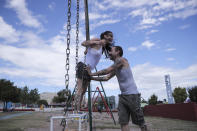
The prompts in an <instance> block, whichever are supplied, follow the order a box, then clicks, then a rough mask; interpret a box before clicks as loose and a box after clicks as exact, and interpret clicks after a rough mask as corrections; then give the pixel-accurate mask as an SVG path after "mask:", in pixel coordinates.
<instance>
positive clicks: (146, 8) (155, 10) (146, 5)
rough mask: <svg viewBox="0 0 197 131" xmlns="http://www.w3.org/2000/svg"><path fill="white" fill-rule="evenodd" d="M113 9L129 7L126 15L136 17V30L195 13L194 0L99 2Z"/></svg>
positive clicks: (195, 3)
mask: <svg viewBox="0 0 197 131" xmlns="http://www.w3.org/2000/svg"><path fill="white" fill-rule="evenodd" d="M101 4H102V5H103V6H105V7H106V8H110V9H113V10H115V11H117V12H118V11H119V10H126V9H130V10H131V11H130V12H129V13H128V16H131V17H138V18H139V22H138V23H139V24H137V25H136V26H137V27H136V29H137V30H143V29H147V28H152V27H154V26H158V25H160V24H162V23H163V22H164V21H168V20H172V19H185V18H188V17H190V16H192V15H196V14H197V9H196V8H197V1H196V0H187V1H184V0H180V1H177V0H159V1H156V0H141V1H137V0H127V1H122V0H116V1H113V0H107V1H105V2H103V3H101Z"/></svg>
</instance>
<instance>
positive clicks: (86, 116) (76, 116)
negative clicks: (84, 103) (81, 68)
mask: <svg viewBox="0 0 197 131" xmlns="http://www.w3.org/2000/svg"><path fill="white" fill-rule="evenodd" d="M76 2H77V6H76V9H77V14H76V57H75V60H76V66H75V70H77V63H78V50H79V0H76ZM84 8H85V28H86V41H87V40H90V34H89V16H88V0H84ZM70 20H71V0H68V12H67V48H66V66H65V68H66V75H65V88H66V96H69V95H70V94H69V93H70V91H69V90H68V87H69V66H70V65H69V55H70V38H71V37H70V30H71V24H70V22H71V21H70ZM85 60H86V56H85V58H84V61H85ZM95 70H96V71H97V69H96V68H95ZM82 79H83V78H82ZM100 85H101V90H100V89H99V87H97V88H96V90H95V91H91V87H90V85H88V91H87V92H88V107H87V108H85V109H84V110H83V109H81V111H86V112H84V113H81V112H80V113H74V111H73V113H72V114H69V113H68V110H69V106H70V105H71V103H73V100H74V94H75V92H76V90H77V78H76V76H75V88H74V90H73V92H72V94H71V97H70V98H69V99H67V101H66V107H65V108H64V115H63V116H52V117H51V118H50V131H53V120H54V119H62V120H61V123H60V125H61V126H62V131H65V129H66V128H67V126H68V121H69V120H72V121H78V130H79V131H81V130H82V125H81V124H82V122H84V121H85V122H86V124H87V123H88V122H89V131H92V111H94V112H95V111H98V109H97V108H96V101H97V99H98V97H99V95H100V97H101V99H102V101H103V103H104V107H105V110H103V111H104V112H107V113H108V114H109V115H110V116H111V118H112V119H113V121H114V124H115V125H116V121H115V119H114V116H113V113H112V111H111V108H110V104H109V102H108V99H107V97H106V94H105V91H104V88H103V84H102V82H101V81H100ZM91 92H94V95H93V97H92V98H91ZM97 92H98V95H97V96H96V97H95V99H94V96H95V94H96V93H97ZM92 101H93V104H92ZM72 105H73V104H72ZM72 110H73V106H72ZM87 111H88V113H87ZM87 127H88V124H87ZM87 130H88V128H87Z"/></svg>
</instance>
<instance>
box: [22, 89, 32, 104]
mask: <svg viewBox="0 0 197 131" xmlns="http://www.w3.org/2000/svg"><path fill="white" fill-rule="evenodd" d="M20 98H21V99H20V101H21V103H22V104H25V105H27V104H30V101H29V88H28V87H27V86H25V87H23V88H22V89H21V97H20Z"/></svg>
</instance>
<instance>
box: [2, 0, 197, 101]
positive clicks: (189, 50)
mask: <svg viewBox="0 0 197 131" xmlns="http://www.w3.org/2000/svg"><path fill="white" fill-rule="evenodd" d="M67 9H68V8H67V1H65V0H41V1H40V0H1V1H0V78H1V79H9V80H11V81H13V82H14V83H15V85H17V86H19V87H23V86H25V85H27V86H28V87H29V88H30V89H33V88H38V89H39V92H40V93H42V92H58V91H59V90H61V89H63V88H65V85H64V81H65V80H64V74H65V68H64V66H65V59H66V54H65V49H66V23H67ZM71 12H72V19H71V25H72V30H71V47H70V48H71V54H70V71H69V74H70V89H71V90H73V87H74V85H75V80H74V74H75V71H74V67H75V31H76V28H75V22H76V1H72V8H71ZM89 18H90V19H89V20H90V34H91V38H93V37H99V35H100V33H102V32H104V31H105V30H111V31H112V32H113V33H114V40H115V44H116V45H120V46H122V47H123V49H124V57H125V58H127V59H128V60H129V63H130V66H131V68H132V70H133V75H134V78H135V81H136V84H137V86H138V89H139V91H140V92H141V94H142V97H144V98H145V99H148V98H149V97H150V96H151V95H152V94H153V93H155V94H156V95H157V96H158V97H159V99H160V100H162V99H164V98H166V97H167V95H166V91H165V82H164V75H166V74H169V75H170V76H171V85H172V89H174V88H175V87H177V86H181V87H191V86H194V85H197V75H196V74H197V53H196V49H197V37H196V35H197V24H196V23H197V1H196V0H179V1H177V0H159V1H158V0H140V1H139V0H89ZM79 30H80V34H79V39H80V42H82V41H84V40H85V25H84V3H83V1H80V29H79ZM83 51H84V48H83V47H81V46H80V49H79V56H80V60H82V61H83ZM111 64H112V62H111V61H110V60H108V59H105V58H104V57H103V58H102V59H101V61H100V63H99V65H98V66H97V68H98V69H99V70H100V69H103V68H106V67H108V66H109V65H111ZM103 84H104V88H105V91H106V94H107V95H118V94H119V93H120V91H119V87H118V83H117V80H116V78H113V79H111V80H110V81H108V82H104V83H103ZM97 86H99V83H98V82H92V88H93V89H94V88H95V87H97Z"/></svg>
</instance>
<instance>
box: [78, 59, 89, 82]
mask: <svg viewBox="0 0 197 131" xmlns="http://www.w3.org/2000/svg"><path fill="white" fill-rule="evenodd" d="M85 67H87V66H86V64H84V63H83V62H79V63H78V64H77V74H76V75H77V78H79V79H83V80H85V81H90V75H89V74H88V71H87V70H85V69H84V68H85Z"/></svg>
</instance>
